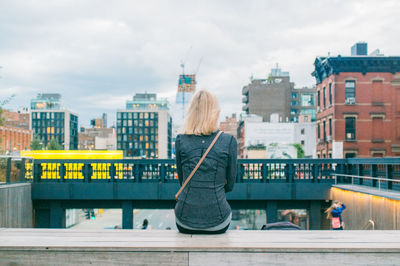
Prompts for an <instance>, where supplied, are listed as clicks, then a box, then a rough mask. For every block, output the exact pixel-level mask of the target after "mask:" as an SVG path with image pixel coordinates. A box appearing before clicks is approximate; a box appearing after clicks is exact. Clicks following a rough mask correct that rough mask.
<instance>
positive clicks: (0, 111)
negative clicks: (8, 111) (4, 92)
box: [0, 107, 4, 126]
mask: <svg viewBox="0 0 400 266" xmlns="http://www.w3.org/2000/svg"><path fill="white" fill-rule="evenodd" d="M2 125H4V117H3V108H1V107H0V126H2Z"/></svg>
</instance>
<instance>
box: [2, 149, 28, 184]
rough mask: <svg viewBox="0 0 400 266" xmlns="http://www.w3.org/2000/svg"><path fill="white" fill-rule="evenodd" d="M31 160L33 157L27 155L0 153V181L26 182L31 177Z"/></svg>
mask: <svg viewBox="0 0 400 266" xmlns="http://www.w3.org/2000/svg"><path fill="white" fill-rule="evenodd" d="M32 162H33V159H32V158H29V157H18V156H8V155H0V183H6V184H9V183H18V182H26V180H27V179H29V178H31V177H32V171H31V170H30V169H29V165H32ZM27 167H28V168H27Z"/></svg>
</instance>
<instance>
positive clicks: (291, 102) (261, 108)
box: [242, 68, 315, 122]
mask: <svg viewBox="0 0 400 266" xmlns="http://www.w3.org/2000/svg"><path fill="white" fill-rule="evenodd" d="M242 94H243V96H244V98H243V100H242V102H243V103H244V106H243V108H242V110H243V111H245V112H246V114H255V115H259V116H262V118H263V121H264V122H270V121H271V115H272V114H277V115H278V117H279V122H297V121H298V119H299V116H300V115H302V114H303V115H311V117H312V120H313V121H314V120H315V89H312V88H301V89H296V88H295V85H294V83H293V82H291V81H290V76H289V72H283V71H282V70H281V69H280V68H273V69H271V73H270V74H269V76H268V78H265V79H252V80H251V83H250V84H248V85H246V86H244V87H243V89H242Z"/></svg>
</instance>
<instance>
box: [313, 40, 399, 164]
mask: <svg viewBox="0 0 400 266" xmlns="http://www.w3.org/2000/svg"><path fill="white" fill-rule="evenodd" d="M357 47H361V48H362V49H361V50H362V51H361V53H360V52H357ZM314 65H315V71H314V72H313V73H312V75H313V76H314V77H315V78H316V83H317V156H318V157H320V158H328V157H333V158H349V157H382V156H400V57H390V56H389V57H388V56H383V55H380V54H379V53H377V52H375V53H373V55H369V56H368V55H367V50H366V44H365V45H359V46H353V48H352V56H348V57H342V56H340V55H339V56H337V57H317V58H316V60H315V63H314Z"/></svg>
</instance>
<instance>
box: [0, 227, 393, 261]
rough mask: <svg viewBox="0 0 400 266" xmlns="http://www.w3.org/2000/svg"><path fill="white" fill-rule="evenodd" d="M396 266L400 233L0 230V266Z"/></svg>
mask: <svg viewBox="0 0 400 266" xmlns="http://www.w3.org/2000/svg"><path fill="white" fill-rule="evenodd" d="M12 263H16V264H17V265H19V264H23V265H25V264H27V265H78V264H79V265H87V264H94V265H109V264H121V265H124V264H130V265H216V264H218V265H230V266H232V265H266V264H269V265H277V264H279V265H304V264H308V265H342V264H347V265H348V264H353V265H400V231H228V232H227V233H226V234H223V235H183V234H180V233H178V232H177V231H175V230H172V231H166V230H151V231H143V230H99V231H90V232H89V231H87V232H85V231H77V230H73V229H4V228H3V229H1V228H0V265H4V264H5V265H8V264H11V265H13V264H12Z"/></svg>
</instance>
